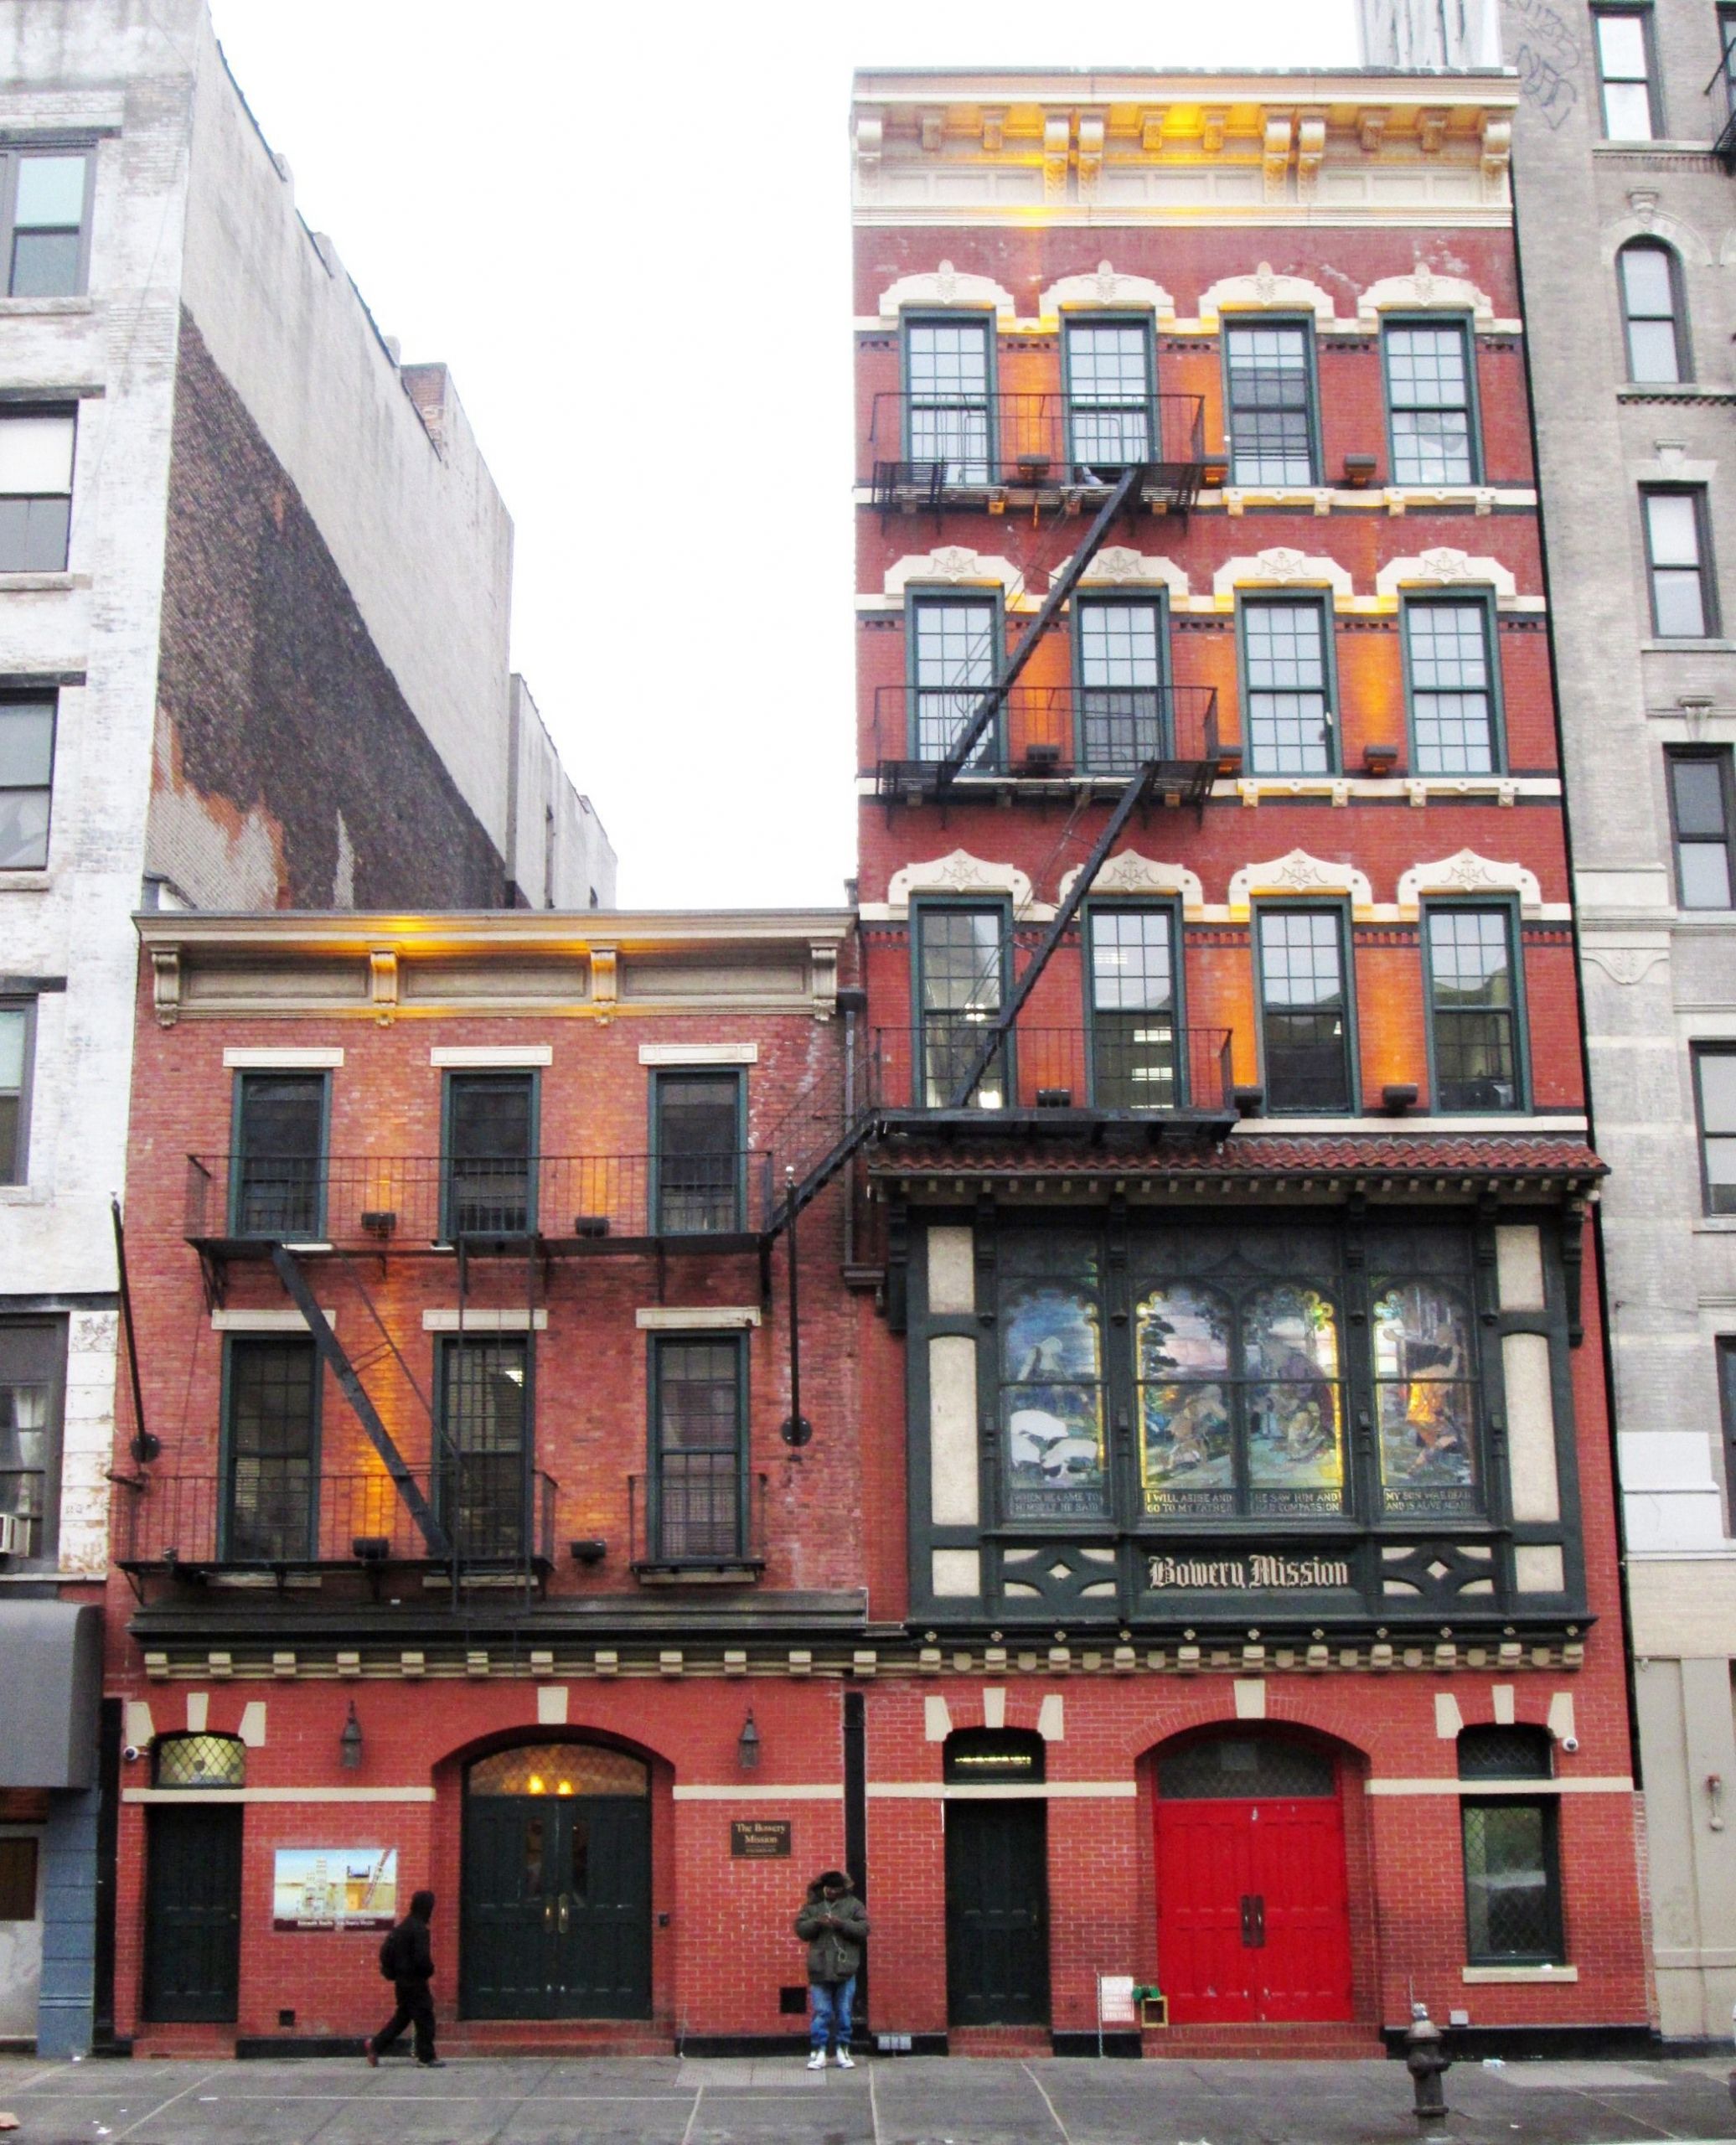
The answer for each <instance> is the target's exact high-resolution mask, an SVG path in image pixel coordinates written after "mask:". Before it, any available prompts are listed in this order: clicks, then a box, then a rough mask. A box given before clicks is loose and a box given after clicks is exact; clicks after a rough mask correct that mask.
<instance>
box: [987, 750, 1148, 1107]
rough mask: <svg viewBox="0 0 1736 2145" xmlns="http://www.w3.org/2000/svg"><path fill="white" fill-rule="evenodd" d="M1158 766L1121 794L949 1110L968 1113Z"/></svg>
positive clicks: (1143, 772)
mask: <svg viewBox="0 0 1736 2145" xmlns="http://www.w3.org/2000/svg"><path fill="white" fill-rule="evenodd" d="M1158 765H1159V763H1158V762H1156V761H1155V760H1148V761H1146V762H1145V764H1144V766H1143V767H1142V768H1140V769H1139V773H1137V774H1136V775H1134V778H1133V779H1132V781H1130V782H1129V783H1128V785H1127V787H1126V788H1125V789H1124V790H1123V791H1122V793H1121V796H1120V799H1119V801H1118V803H1117V804H1116V806H1115V809H1114V810H1113V812H1112V813H1111V814H1109V816H1108V820H1107V821H1106V822H1105V823H1104V826H1103V832H1102V833H1101V834H1100V835H1098V838H1097V840H1096V842H1095V844H1094V845H1093V848H1092V851H1091V854H1090V855H1089V856H1088V857H1087V858H1086V860H1085V861H1084V863H1083V864H1082V865H1081V866H1080V867H1079V871H1078V876H1077V878H1075V880H1074V881H1073V883H1072V889H1071V891H1070V892H1068V894H1067V899H1066V900H1065V901H1064V902H1062V904H1061V907H1059V908H1058V909H1057V911H1056V912H1055V921H1054V922H1053V923H1051V925H1050V926H1049V928H1048V930H1047V931H1046V933H1044V935H1043V942H1042V943H1041V945H1040V946H1039V947H1038V948H1037V949H1036V953H1035V954H1032V955H1031V964H1030V965H1029V967H1028V968H1026V971H1025V973H1024V974H1023V975H1021V976H1020V978H1019V979H1018V980H1017V981H1016V982H1015V984H1014V985H1013V988H1012V990H1010V992H1009V994H1008V995H1007V1001H1006V1003H1005V1005H1003V1006H1002V1007H1001V1009H1000V1011H999V1012H998V1013H997V1014H996V1015H995V1018H994V1020H993V1021H990V1022H989V1025H988V1026H986V1027H985V1028H984V1030H983V1031H982V1041H980V1042H979V1044H978V1045H977V1048H976V1052H975V1055H974V1057H972V1059H971V1061H970V1064H969V1067H968V1068H967V1069H966V1072H965V1073H964V1078H963V1079H962V1080H961V1081H960V1082H959V1083H958V1090H957V1092H956V1093H954V1094H953V1098H952V1099H951V1101H950V1102H949V1104H948V1109H969V1107H970V1098H971V1097H972V1095H973V1094H974V1093H975V1092H976V1084H977V1082H978V1081H979V1080H980V1079H981V1078H982V1077H983V1075H984V1072H987V1071H988V1069H989V1066H990V1065H991V1064H992V1063H993V1062H994V1061H995V1052H997V1051H998V1050H1000V1047H1001V1046H1002V1045H1003V1044H1004V1043H1005V1041H1006V1039H1007V1037H1008V1036H1009V1035H1010V1033H1011V1032H1012V1026H1013V1023H1014V1021H1016V1020H1017V1019H1018V1017H1019V1014H1020V1009H1021V1008H1022V1007H1023V1005H1024V1004H1025V1001H1026V999H1027V998H1029V997H1030V995H1031V992H1032V991H1033V990H1035V989H1036V981H1037V978H1038V977H1039V976H1040V975H1041V974H1042V972H1043V970H1044V969H1046V967H1047V966H1048V964H1049V957H1050V955H1051V954H1052V953H1053V952H1054V951H1055V948H1057V946H1058V945H1059V944H1060V943H1061V942H1062V938H1065V937H1066V935H1067V927H1068V925H1069V924H1071V923H1072V920H1073V918H1074V917H1076V916H1077V914H1078V912H1079V908H1080V905H1081V903H1082V902H1083V901H1084V899H1085V897H1086V896H1087V895H1088V893H1089V892H1091V886H1092V882H1093V880H1094V879H1095V878H1096V877H1097V875H1098V872H1099V871H1101V870H1102V869H1103V861H1104V859H1105V858H1106V857H1107V856H1108V854H1109V851H1110V850H1112V849H1113V847H1114V845H1115V844H1116V843H1117V842H1118V841H1119V840H1120V838H1121V832H1122V830H1123V828H1124V827H1125V826H1126V824H1127V823H1128V821H1129V819H1132V817H1133V815H1134V813H1135V812H1137V811H1138V810H1139V807H1140V806H1141V805H1142V804H1144V802H1145V799H1146V797H1147V795H1148V794H1149V793H1150V788H1151V784H1152V781H1153V779H1154V778H1155V775H1156V773H1157V772H1158Z"/></svg>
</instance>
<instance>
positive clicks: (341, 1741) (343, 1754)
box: [338, 1698, 362, 1773]
mask: <svg viewBox="0 0 1736 2145" xmlns="http://www.w3.org/2000/svg"><path fill="white" fill-rule="evenodd" d="M361 1762H362V1724H361V1723H360V1721H359V1720H358V1719H356V1717H355V1700H354V1698H352V1699H351V1700H350V1702H349V1719H348V1720H346V1721H345V1722H344V1729H343V1733H342V1734H340V1735H339V1736H338V1764H339V1765H342V1766H343V1768H344V1771H345V1772H347V1773H353V1772H355V1771H357V1770H359V1768H360V1765H361Z"/></svg>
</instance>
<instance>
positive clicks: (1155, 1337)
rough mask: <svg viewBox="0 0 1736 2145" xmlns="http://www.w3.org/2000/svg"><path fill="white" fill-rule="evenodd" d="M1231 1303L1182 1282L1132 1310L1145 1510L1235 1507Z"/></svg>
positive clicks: (1206, 1510)
mask: <svg viewBox="0 0 1736 2145" xmlns="http://www.w3.org/2000/svg"><path fill="white" fill-rule="evenodd" d="M1231 1319H1232V1314H1231V1309H1230V1304H1229V1300H1228V1299H1227V1297H1225V1296H1222V1295H1219V1294H1217V1291H1216V1290H1211V1289H1198V1288H1194V1287H1192V1286H1191V1285H1189V1284H1186V1283H1185V1282H1182V1283H1178V1284H1175V1286H1174V1287H1171V1288H1169V1289H1160V1290H1154V1291H1153V1292H1152V1294H1151V1295H1149V1296H1147V1297H1145V1299H1144V1300H1143V1301H1142V1302H1141V1304H1140V1305H1139V1321H1138V1338H1137V1346H1138V1349H1139V1434H1140V1443H1139V1455H1140V1469H1141V1476H1142V1479H1143V1481H1144V1490H1145V1509H1146V1511H1147V1512H1175V1513H1187V1512H1192V1513H1198V1514H1205V1513H1210V1512H1233V1511H1234V1510H1235V1509H1236V1486H1235V1460H1234V1456H1233V1454H1232V1445H1233V1442H1234V1439H1233V1433H1232V1427H1231V1413H1230V1382H1229V1374H1230V1327H1231Z"/></svg>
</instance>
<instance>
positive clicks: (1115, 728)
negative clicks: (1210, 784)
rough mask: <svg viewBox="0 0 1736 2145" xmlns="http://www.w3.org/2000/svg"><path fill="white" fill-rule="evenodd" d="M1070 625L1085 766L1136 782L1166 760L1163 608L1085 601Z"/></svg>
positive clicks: (1140, 601)
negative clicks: (1147, 766) (1141, 771)
mask: <svg viewBox="0 0 1736 2145" xmlns="http://www.w3.org/2000/svg"><path fill="white" fill-rule="evenodd" d="M1073 621H1074V624H1073V631H1074V634H1075V659H1076V661H1077V664H1078V673H1079V737H1078V752H1079V761H1080V764H1081V766H1082V767H1085V768H1089V769H1090V770H1091V771H1092V773H1117V774H1122V773H1126V774H1131V773H1133V772H1134V769H1135V768H1138V767H1139V765H1140V764H1141V763H1142V762H1144V761H1146V760H1156V759H1161V758H1162V757H1163V756H1164V751H1165V737H1164V731H1165V727H1166V725H1165V721H1164V630H1163V626H1164V615H1163V605H1162V604H1161V602H1153V601H1150V600H1149V599H1146V598H1124V597H1107V598H1106V597H1085V596H1082V597H1078V598H1077V601H1076V602H1075V604H1074V606H1073Z"/></svg>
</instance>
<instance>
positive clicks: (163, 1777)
mask: <svg viewBox="0 0 1736 2145" xmlns="http://www.w3.org/2000/svg"><path fill="white" fill-rule="evenodd" d="M152 1755H153V1760H154V1765H153V1770H154V1774H155V1785H156V1786H158V1787H245V1786H246V1785H247V1751H246V1747H245V1744H243V1743H242V1742H241V1740H240V1738H239V1737H238V1736H234V1735H203V1734H200V1735H159V1736H158V1739H157V1742H156V1744H155V1746H154V1750H153V1754H152Z"/></svg>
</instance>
